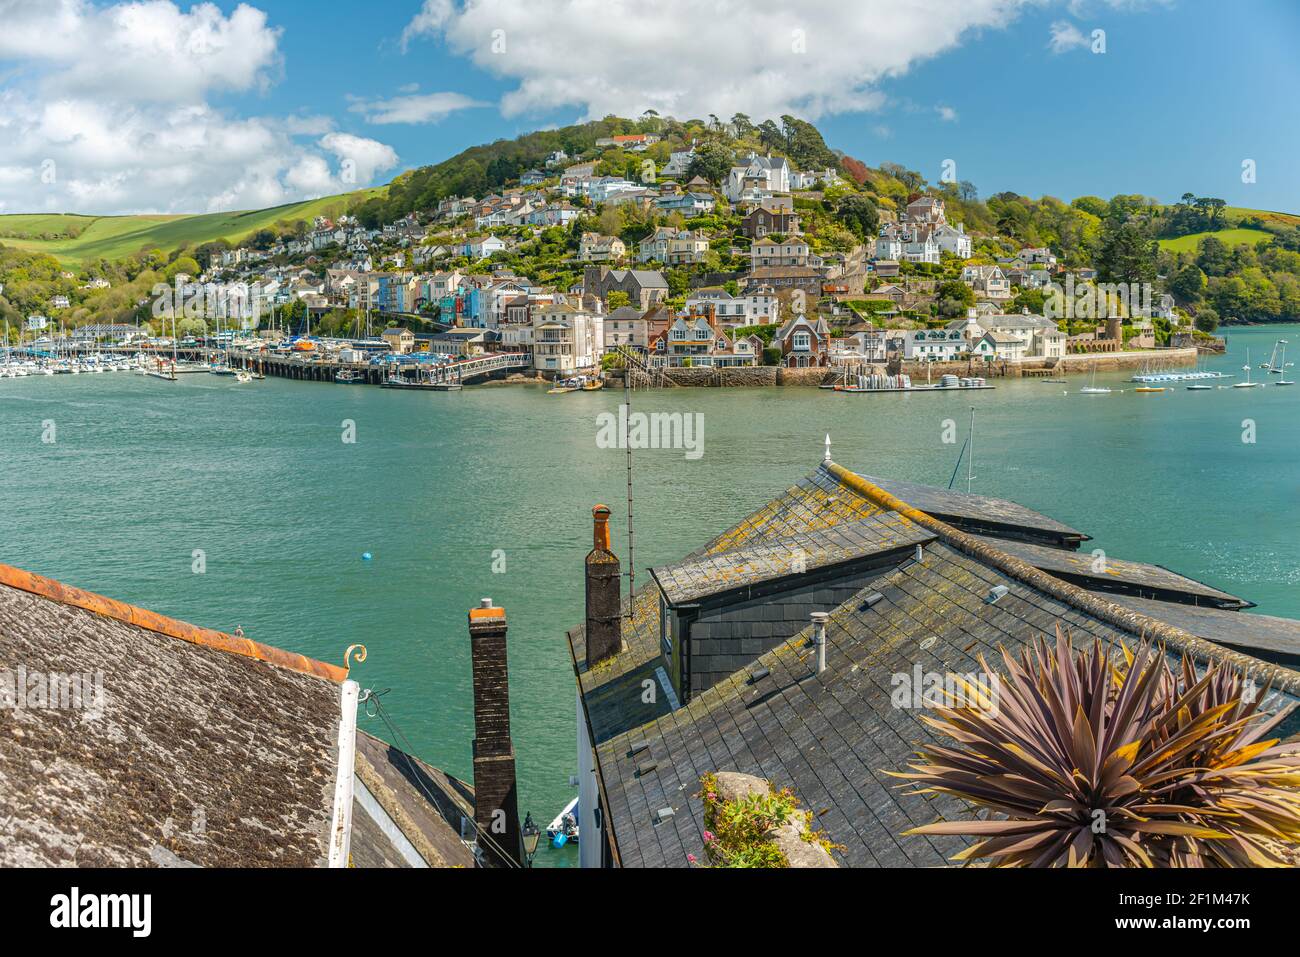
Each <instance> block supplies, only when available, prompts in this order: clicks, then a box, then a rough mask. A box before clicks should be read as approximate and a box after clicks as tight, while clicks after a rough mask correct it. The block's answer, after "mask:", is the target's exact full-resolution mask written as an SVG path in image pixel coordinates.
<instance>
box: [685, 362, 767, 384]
mask: <svg viewBox="0 0 1300 957" xmlns="http://www.w3.org/2000/svg"><path fill="white" fill-rule="evenodd" d="M777 371H778V370H777V369H776V368H775V367H774V366H757V367H755V368H752V369H747V368H735V369H667V370H665V372H666V374H667V376H668V379H669V380H670V381H671V382H673V383H674V384H676V385H683V386H697V387H713V388H719V387H726V388H735V387H739V386H774V385H779V384H780V383H779V381H778V380H777Z"/></svg>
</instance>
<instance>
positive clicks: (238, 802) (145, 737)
mask: <svg viewBox="0 0 1300 957" xmlns="http://www.w3.org/2000/svg"><path fill="white" fill-rule="evenodd" d="M476 610H477V609H476ZM493 611H496V612H500V613H501V615H502V617H501V619H500V621H499V623H497V625H496V628H495V632H494V633H498V634H499V638H498V639H494V640H496V641H498V644H499V647H500V654H501V656H502V660H501V662H500V666H501V668H502V669H504V665H505V662H504V635H505V620H504V612H501V610H500V609H493ZM495 621H496V620H495V619H493V622H495ZM489 627H491V623H489ZM470 640H471V644H472V645H474V643H475V642H476V640H477V638H476V637H475V632H474V628H473V626H471V639H470ZM475 648H476V653H478V658H479V660H478V661H476V663H475V668H474V678H475V684H476V688H477V687H479V686H480V685H481V684H482V683H483V681H484V680H492V681H495V680H496V679H491V678H490V674H491V672H492V669H491V668H487V669H485V668H484V667H483V665H485V664H491V665H495V664H496V662H495V661H484V660H483V659H484V654H483V653H480V649H478V647H477V646H476V645H475ZM495 648H496V646H493V649H490V650H489V651H492V652H493V653H494V649H495ZM365 657H366V654H365V649H364V648H362V647H361V646H358V645H354V646H351V647H348V648H347V649H346V651H345V650H344V647H343V645H340V647H339V658H340V662H341V663H339V664H331V663H329V662H324V661H318V660H314V659H311V658H308V657H305V656H304V655H301V654H298V653H296V652H292V651H287V650H283V649H280V648H275V647H272V646H269V645H265V644H262V643H260V642H258V641H254V640H252V639H250V638H248V637H245V636H244V635H243V634H242V631H241V630H240V629H238V628H236V629H235V633H234V634H227V633H223V632H219V631H216V630H213V629H209V628H203V627H199V626H196V625H192V624H189V623H187V622H183V621H178V620H176V619H172V618H169V617H166V616H164V615H160V614H157V613H156V612H152V611H148V610H146V609H143V608H138V607H134V606H132V605H128V604H126V603H124V602H121V601H116V600H114V599H111V598H106V597H104V596H102V595H96V594H93V593H91V592H88V591H84V590H82V589H80V588H75V587H73V586H71V585H67V584H64V583H61V582H57V581H53V580H51V579H48V578H44V577H42V576H40V575H36V574H33V573H31V572H27V571H23V570H21V569H18V568H14V567H11V566H8V565H0V707H3V708H4V714H5V717H4V724H5V728H4V733H3V734H0V867H241V868H243V867H285V868H289V867H326V866H328V867H339V868H343V867H349V866H354V867H414V868H424V867H475V866H479V865H480V864H484V863H487V864H505V863H509V864H511V866H518V864H520V863H521V862H522V858H520V856H519V853H518V852H517V851H509V852H507V851H506V848H507V847H508V846H509V844H510V837H511V835H517V834H518V822H517V820H516V821H514V822H513V826H512V828H507V829H506V833H504V834H501V835H500V836H499V837H494V836H493V833H494V832H491V831H490V830H488V829H487V828H485V827H484V824H483V822H482V821H481V820H478V818H479V817H480V815H479V811H480V810H485V809H486V808H484V809H479V808H477V807H476V792H475V789H474V788H471V787H470V786H469V785H468V784H466V783H465V782H463V781H459V780H457V779H456V778H454V777H452V776H451V775H449V774H446V773H444V772H443V771H440V770H438V769H437V768H435V767H433V766H431V765H429V764H426V763H425V762H423V761H421V760H419V759H418V758H417V757H415V756H414V755H411V754H407V753H404V752H403V751H401V750H399V749H398V748H396V747H394V746H392V745H390V744H387V743H385V742H384V741H381V740H380V739H379V738H377V737H375V736H373V735H371V734H368V733H367V732H366V731H365V730H363V729H362V728H361V727H359V726H358V725H359V722H363V721H367V720H370V719H368V718H367V714H368V713H369V714H374V715H376V718H375V725H376V727H375V728H372V730H377V729H378V728H377V726H379V725H380V724H383V725H384V726H385V727H387V722H388V721H389V720H390V718H389V717H388V716H387V713H386V712H384V711H383V707H382V704H381V703H378V702H375V703H374V704H372V705H370V706H364V705H361V704H360V702H361V699H362V692H361V689H360V687H359V684H358V682H357V681H355V680H353V679H352V678H351V677H350V669H351V667H352V664H353V663H354V662H355V661H364V660H365ZM484 687H486V685H485V686H484ZM494 687H495V685H494ZM476 698H477V695H476ZM379 714H383V715H385V717H384V718H383V720H382V722H381V721H380V720H379V718H378V715H379ZM493 714H494V720H495V721H496V722H497V723H496V724H495V725H494V727H496V728H497V729H498V730H500V729H501V728H502V725H501V723H500V721H499V712H494V713H493ZM484 716H485V715H484V713H483V712H482V710H481V709H479V708H476V712H475V719H476V728H477V729H479V734H480V736H481V737H482V736H484V735H485V734H487V727H486V725H485V724H483V723H482V719H483V718H484ZM508 728H509V723H508V720H507V721H506V722H505V724H504V734H505V737H504V738H498V739H489V740H488V741H487V742H485V743H486V745H487V746H486V747H485V746H480V747H479V748H477V749H476V760H475V771H476V777H478V778H479V782H478V784H479V792H478V796H480V797H481V796H482V795H483V794H484V793H485V791H484V789H486V793H487V794H488V795H489V797H488V800H489V801H491V802H492V803H493V806H494V807H495V806H497V798H496V797H494V796H493V795H497V796H499V795H501V794H504V793H506V789H507V788H508V790H509V793H510V794H511V795H513V789H514V781H513V777H514V774H513V763H512V762H513V757H512V754H513V752H511V759H510V761H511V763H510V770H509V775H508V780H507V779H506V778H504V777H502V778H497V779H496V780H495V781H494V780H493V779H492V774H493V773H496V771H497V769H496V768H494V769H491V770H488V769H486V768H485V767H484V765H483V762H482V760H480V759H479V756H480V755H483V756H488V755H491V756H494V757H497V756H498V755H499V754H501V753H502V749H505V748H507V746H508V736H509V731H508ZM384 733H385V734H389V733H391V732H390V731H388V730H385V731H384ZM494 748H496V750H493V749H494ZM496 764H497V765H498V766H500V767H504V765H505V761H504V760H503V759H500V758H498V760H497V761H496ZM515 817H517V813H516V814H515ZM488 820H489V823H490V820H491V818H490V817H489V819H488ZM501 853H504V854H505V855H506V856H511V855H513V857H512V859H511V860H510V861H509V862H507V861H506V859H505V857H498V854H501Z"/></svg>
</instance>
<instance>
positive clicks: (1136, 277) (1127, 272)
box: [1096, 216, 1159, 282]
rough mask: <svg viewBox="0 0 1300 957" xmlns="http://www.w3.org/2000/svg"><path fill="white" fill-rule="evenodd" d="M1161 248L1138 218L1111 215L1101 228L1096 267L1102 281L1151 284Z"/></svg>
mask: <svg viewBox="0 0 1300 957" xmlns="http://www.w3.org/2000/svg"><path fill="white" fill-rule="evenodd" d="M1158 251H1159V246H1158V245H1157V243H1156V241H1155V240H1154V239H1152V238H1151V237H1150V235H1149V234H1148V231H1147V227H1146V224H1145V223H1144V222H1143V221H1142V220H1140V219H1138V218H1137V217H1136V216H1130V217H1128V218H1127V219H1122V220H1121V219H1119V218H1118V217H1115V216H1112V217H1110V218H1108V219H1107V220H1106V221H1105V223H1104V224H1103V226H1102V235H1101V246H1100V249H1098V251H1097V257H1096V266H1097V273H1098V276H1099V277H1100V278H1101V280H1102V281H1103V282H1151V281H1152V280H1153V279H1155V276H1156V255H1157V252H1158Z"/></svg>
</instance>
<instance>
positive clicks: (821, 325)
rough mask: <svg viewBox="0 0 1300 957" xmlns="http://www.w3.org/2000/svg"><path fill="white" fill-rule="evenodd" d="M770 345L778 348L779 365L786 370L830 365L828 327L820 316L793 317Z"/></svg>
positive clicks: (829, 335)
mask: <svg viewBox="0 0 1300 957" xmlns="http://www.w3.org/2000/svg"><path fill="white" fill-rule="evenodd" d="M772 344H773V345H775V346H779V347H780V349H781V365H783V366H785V367H786V368H788V369H795V368H799V369H802V368H804V367H806V366H825V365H829V363H830V344H831V332H830V327H829V326H828V325H827V324H826V320H825V319H823V318H821V317H820V316H818V317H817V318H816V319H809V318H808V317H807V316H795V317H794V318H793V319H791V320H790V321H789V322H787V323H786V324H785V325H784V326H782V327H781V329H780V330H779V331H778V332H777V334H776V338H775V339H774V340H773V341H772Z"/></svg>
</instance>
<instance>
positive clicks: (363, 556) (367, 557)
mask: <svg viewBox="0 0 1300 957" xmlns="http://www.w3.org/2000/svg"><path fill="white" fill-rule="evenodd" d="M373 557H374V556H373V555H371V554H370V553H369V552H363V553H362V554H361V560H362V561H363V562H368V561H370V559H371V558H373Z"/></svg>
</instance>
